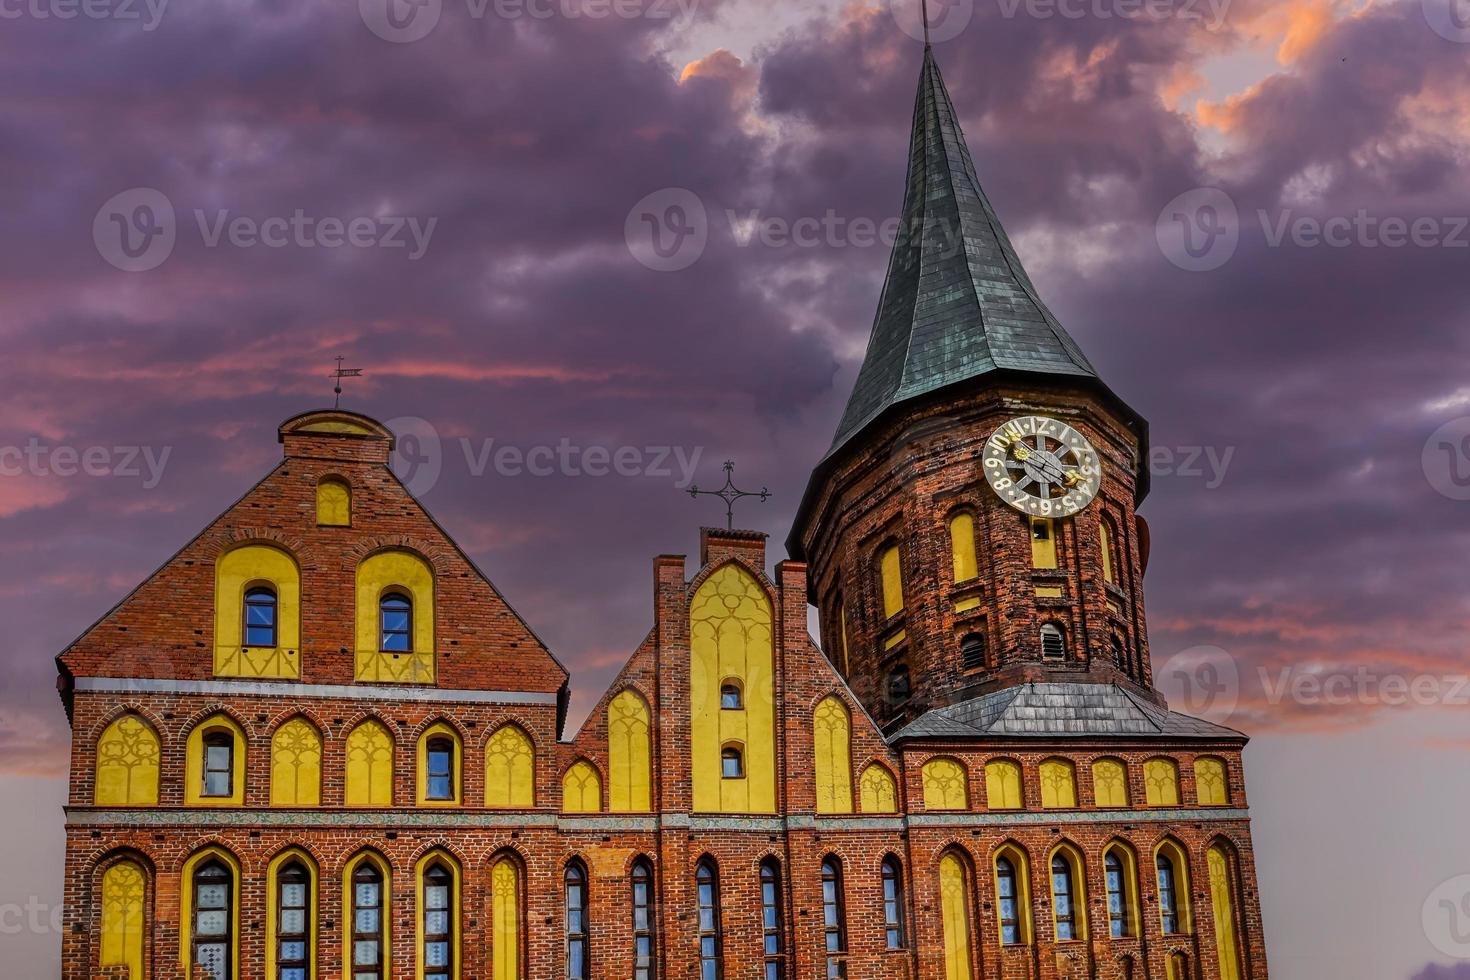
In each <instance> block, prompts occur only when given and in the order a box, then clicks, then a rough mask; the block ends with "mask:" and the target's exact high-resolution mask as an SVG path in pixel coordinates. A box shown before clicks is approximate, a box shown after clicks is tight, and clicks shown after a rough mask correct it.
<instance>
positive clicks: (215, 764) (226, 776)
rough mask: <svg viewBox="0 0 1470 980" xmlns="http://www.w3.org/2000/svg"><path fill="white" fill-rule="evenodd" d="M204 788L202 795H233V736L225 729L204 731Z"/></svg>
mask: <svg viewBox="0 0 1470 980" xmlns="http://www.w3.org/2000/svg"><path fill="white" fill-rule="evenodd" d="M203 780H204V783H203V785H204V788H203V790H202V791H201V795H202V796H211V797H223V798H228V797H231V796H234V795H235V738H234V736H233V735H232V734H231V733H230V732H227V731H219V730H215V731H209V732H205V733H204V772H203Z"/></svg>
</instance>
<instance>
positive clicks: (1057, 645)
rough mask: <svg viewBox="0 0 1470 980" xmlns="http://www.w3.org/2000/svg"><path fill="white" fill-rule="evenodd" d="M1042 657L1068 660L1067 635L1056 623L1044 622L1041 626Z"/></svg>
mask: <svg viewBox="0 0 1470 980" xmlns="http://www.w3.org/2000/svg"><path fill="white" fill-rule="evenodd" d="M1041 659H1042V660H1066V659H1067V637H1066V635H1065V634H1064V633H1063V632H1062V628H1061V627H1060V626H1058V625H1057V624H1056V623H1043V624H1042V627H1041Z"/></svg>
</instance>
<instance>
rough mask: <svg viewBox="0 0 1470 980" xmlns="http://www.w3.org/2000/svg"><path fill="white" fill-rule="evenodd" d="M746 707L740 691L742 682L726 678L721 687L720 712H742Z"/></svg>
mask: <svg viewBox="0 0 1470 980" xmlns="http://www.w3.org/2000/svg"><path fill="white" fill-rule="evenodd" d="M744 707H745V698H744V695H743V693H742V692H741V690H740V682H739V681H737V680H735V679H733V678H726V680H725V682H724V683H723V684H721V685H720V710H721V711H740V710H742V709H743V708H744Z"/></svg>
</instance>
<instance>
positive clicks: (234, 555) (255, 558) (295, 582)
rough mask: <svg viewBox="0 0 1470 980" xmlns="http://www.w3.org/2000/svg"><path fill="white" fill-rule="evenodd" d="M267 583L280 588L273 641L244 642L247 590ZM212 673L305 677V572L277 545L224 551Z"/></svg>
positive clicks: (217, 573)
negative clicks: (263, 643)
mask: <svg viewBox="0 0 1470 980" xmlns="http://www.w3.org/2000/svg"><path fill="white" fill-rule="evenodd" d="M257 586H268V587H270V588H271V589H272V590H274V591H275V593H276V644H275V646H254V647H247V646H245V593H246V591H248V590H249V589H252V588H255V587H257ZM214 674H215V676H216V677H262V678H269V679H275V680H296V679H298V678H300V677H301V573H300V571H299V570H298V569H297V568H296V562H295V560H294V559H292V557H291V556H290V555H288V554H286V553H285V552H284V551H282V550H281V549H279V548H273V547H271V546H269V545H263V544H250V545H245V546H244V547H240V548H235V549H234V550H233V551H228V552H226V553H225V554H224V555H222V556H221V557H220V559H219V561H217V562H216V563H215V568H214Z"/></svg>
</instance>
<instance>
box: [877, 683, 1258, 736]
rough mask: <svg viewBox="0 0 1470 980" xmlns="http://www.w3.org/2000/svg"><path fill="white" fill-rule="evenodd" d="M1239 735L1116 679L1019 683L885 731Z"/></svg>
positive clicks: (905, 733)
mask: <svg viewBox="0 0 1470 980" xmlns="http://www.w3.org/2000/svg"><path fill="white" fill-rule="evenodd" d="M1097 735H1104V736H1132V737H1141V738H1149V737H1163V738H1181V739H1191V738H1201V739H1221V738H1225V739H1243V738H1245V736H1244V735H1242V734H1241V733H1240V732H1237V731H1235V730H1234V729H1231V728H1226V727H1224V726H1222V725H1216V724H1213V723H1212V722H1208V721H1204V720H1202V719H1200V718H1192V717H1190V716H1189V715H1181V714H1179V713H1177V712H1173V711H1166V710H1164V709H1162V708H1159V707H1158V706H1156V705H1154V704H1151V703H1149V702H1148V701H1145V700H1144V699H1142V698H1140V697H1138V696H1136V695H1134V694H1133V693H1132V692H1130V691H1127V690H1125V689H1123V688H1122V687H1119V686H1118V685H1116V684H1069V683H1043V684H1023V685H1021V686H1019V687H1012V688H1007V689H1006V690H1004V691H996V692H994V693H991V694H986V695H984V696H982V697H978V698H974V699H972V700H969V701H963V702H961V703H959V704H954V705H950V706H948V707H945V708H935V709H934V710H933V711H929V712H926V713H925V714H923V715H922V716H920V717H919V718H917V719H915V720H914V721H913V722H911V723H909V724H908V725H906V726H905V727H903V728H902V729H900V730H899V731H897V732H895V733H894V734H893V735H892V736H890V737H889V741H890V742H899V741H901V740H903V739H910V738H941V739H968V738H996V737H1007V738H1011V737H1021V738H1056V737H1068V736H1084V737H1085V736H1097Z"/></svg>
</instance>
